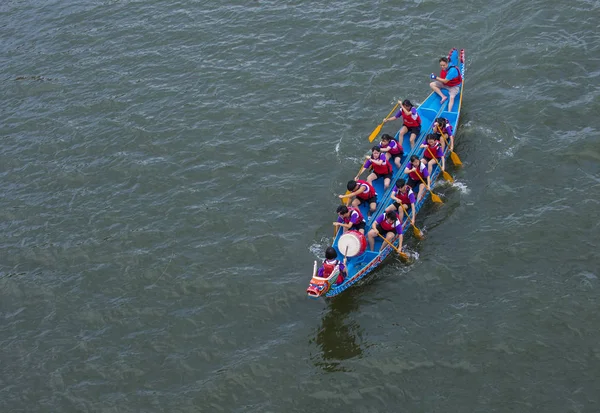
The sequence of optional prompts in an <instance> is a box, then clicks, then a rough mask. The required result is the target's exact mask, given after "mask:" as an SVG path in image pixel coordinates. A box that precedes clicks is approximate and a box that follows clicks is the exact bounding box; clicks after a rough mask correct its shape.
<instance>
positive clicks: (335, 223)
mask: <svg viewBox="0 0 600 413" xmlns="http://www.w3.org/2000/svg"><path fill="white" fill-rule="evenodd" d="M333 225H334V226H336V227H342V228H346V229H350V227H351V226H352V222H349V223H347V224H344V223H343V222H334V223H333Z"/></svg>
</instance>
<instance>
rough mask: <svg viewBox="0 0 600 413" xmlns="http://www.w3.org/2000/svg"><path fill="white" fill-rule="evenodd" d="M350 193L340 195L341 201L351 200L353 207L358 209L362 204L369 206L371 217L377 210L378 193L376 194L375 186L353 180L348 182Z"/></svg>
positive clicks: (347, 186)
mask: <svg viewBox="0 0 600 413" xmlns="http://www.w3.org/2000/svg"><path fill="white" fill-rule="evenodd" d="M346 188H347V189H348V191H349V193H348V194H344V195H339V198H340V199H344V198H350V199H351V201H352V202H351V205H352V206H353V207H357V208H358V206H359V205H361V204H363V203H364V204H366V205H368V206H369V215H371V214H372V213H373V212H375V210H376V209H377V192H375V188H373V185H371V183H369V182H367V181H363V180H360V179H359V180H356V181H355V180H352V181H348V185H346Z"/></svg>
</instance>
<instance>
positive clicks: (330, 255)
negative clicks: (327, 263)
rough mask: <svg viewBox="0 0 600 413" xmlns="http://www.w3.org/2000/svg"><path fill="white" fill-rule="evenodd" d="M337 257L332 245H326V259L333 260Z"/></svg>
mask: <svg viewBox="0 0 600 413" xmlns="http://www.w3.org/2000/svg"><path fill="white" fill-rule="evenodd" d="M336 257H337V251H336V250H335V248H333V247H327V249H326V250H325V258H326V259H328V260H333V259H335V258H336Z"/></svg>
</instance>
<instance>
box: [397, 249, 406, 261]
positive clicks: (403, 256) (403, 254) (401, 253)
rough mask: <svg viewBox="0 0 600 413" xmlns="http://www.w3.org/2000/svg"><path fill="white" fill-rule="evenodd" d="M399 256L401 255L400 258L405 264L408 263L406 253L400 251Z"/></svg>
mask: <svg viewBox="0 0 600 413" xmlns="http://www.w3.org/2000/svg"><path fill="white" fill-rule="evenodd" d="M398 255H400V258H402V261H404V262H408V255H406V253H405V252H402V251H400V252H399V253H398Z"/></svg>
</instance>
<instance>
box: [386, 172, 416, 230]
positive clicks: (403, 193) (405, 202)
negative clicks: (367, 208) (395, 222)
mask: <svg viewBox="0 0 600 413" xmlns="http://www.w3.org/2000/svg"><path fill="white" fill-rule="evenodd" d="M391 198H392V201H394V202H393V203H392V204H391V205H390V206H389V207H387V208H386V209H385V212H389V211H398V214H399V215H400V216H403V215H405V214H406V215H408V207H409V206H410V209H411V215H410V217H411V222H412V224H413V225H415V217H416V215H417V212H416V209H415V201H416V200H415V193H414V192H413V190H412V188H411V187H410V186H408V185H406V181H405V180H404V179H402V178H400V179H398V180H397V181H396V187H395V188H394V190H393V191H392V195H391ZM400 208H402V211H401V210H400Z"/></svg>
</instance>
